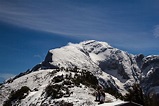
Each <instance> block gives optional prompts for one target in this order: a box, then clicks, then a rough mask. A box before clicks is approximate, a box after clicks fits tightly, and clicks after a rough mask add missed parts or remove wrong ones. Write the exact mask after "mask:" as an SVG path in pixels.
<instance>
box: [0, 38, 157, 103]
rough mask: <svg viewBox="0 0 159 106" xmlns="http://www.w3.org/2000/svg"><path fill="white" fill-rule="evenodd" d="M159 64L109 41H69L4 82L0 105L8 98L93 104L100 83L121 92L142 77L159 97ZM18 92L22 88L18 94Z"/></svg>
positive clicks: (32, 101) (145, 89)
mask: <svg viewBox="0 0 159 106" xmlns="http://www.w3.org/2000/svg"><path fill="white" fill-rule="evenodd" d="M158 63H159V56H155V55H152V56H147V57H145V56H144V55H142V54H140V55H137V56H135V55H132V54H129V53H127V52H125V51H122V50H119V49H117V48H114V47H112V46H110V45H109V44H108V43H106V42H101V41H95V40H88V41H83V42H80V43H76V44H73V43H68V45H66V46H64V47H61V48H56V49H52V50H49V51H48V53H47V55H46V57H45V60H44V61H43V62H42V63H40V64H38V65H36V66H35V67H33V68H32V69H31V70H28V71H26V72H24V73H20V74H19V75H17V76H15V77H14V78H11V79H9V80H8V81H6V82H5V83H4V84H2V85H0V106H1V104H3V103H4V104H6V105H5V106H8V103H9V104H11V105H17V106H23V105H25V104H27V106H32V105H33V106H34V105H36V106H41V105H48V104H52V105H57V106H61V105H60V104H68V105H70V106H73V105H75V106H81V105H90V106H95V105H97V102H95V101H92V100H93V98H95V96H94V92H95V88H96V87H97V85H100V86H102V87H103V89H104V90H105V91H106V92H109V93H111V94H114V95H115V96H117V97H122V96H124V95H125V94H126V93H128V90H129V89H130V88H131V87H132V85H133V84H139V83H140V81H141V79H142V86H143V88H144V92H146V93H145V94H147V95H148V96H149V95H150V96H151V94H153V95H155V96H154V100H156V99H155V97H156V95H158V94H159V93H158V92H157V91H158V90H157V89H158V88H159V83H158V78H159V76H158V75H159V74H158V73H159V64H158ZM141 76H142V77H141ZM145 86H146V87H145ZM151 88H152V89H151ZM23 90H24V91H23ZM25 90H27V91H25ZM22 91H23V92H22ZM151 91H152V92H151ZM154 91H156V92H157V93H153V92H154ZM19 92H22V93H20V95H19ZM15 95H19V96H20V98H19V97H17V96H15ZM107 96H108V94H107ZM55 98H56V99H55ZM81 98H82V99H81ZM107 99H108V98H107ZM4 101H6V102H4ZM155 102H156V101H155ZM62 106H63V105H62Z"/></svg>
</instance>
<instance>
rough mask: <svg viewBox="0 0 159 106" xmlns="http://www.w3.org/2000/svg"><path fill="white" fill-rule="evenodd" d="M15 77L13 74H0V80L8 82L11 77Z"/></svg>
mask: <svg viewBox="0 0 159 106" xmlns="http://www.w3.org/2000/svg"><path fill="white" fill-rule="evenodd" d="M14 76H15V75H14V74H11V73H0V78H1V79H3V80H7V79H9V78H11V77H14Z"/></svg>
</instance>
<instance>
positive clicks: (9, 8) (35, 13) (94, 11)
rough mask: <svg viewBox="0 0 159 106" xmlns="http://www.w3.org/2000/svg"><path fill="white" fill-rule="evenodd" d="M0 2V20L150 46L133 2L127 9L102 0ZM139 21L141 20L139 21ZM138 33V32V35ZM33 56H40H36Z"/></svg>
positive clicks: (127, 45)
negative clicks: (91, 0)
mask: <svg viewBox="0 0 159 106" xmlns="http://www.w3.org/2000/svg"><path fill="white" fill-rule="evenodd" d="M0 1H2V2H1V3H0V21H5V22H9V23H12V24H15V25H18V26H21V27H27V28H30V29H34V30H39V31H45V32H51V33H57V34H61V35H64V36H74V37H75V36H80V37H81V38H83V39H96V40H104V41H108V42H110V43H111V44H112V43H114V44H118V43H121V44H122V45H121V46H122V47H128V48H130V47H133V48H141V49H142V48H143V47H145V48H146V47H148V46H150V45H151V47H153V45H152V43H151V41H150V38H149V37H148V34H147V33H146V34H143V32H144V31H145V32H146V31H148V30H147V28H145V29H146V30H143V29H144V28H143V29H142V27H143V26H146V25H147V23H146V22H147V21H143V17H144V15H145V14H142V17H140V15H139V14H141V13H140V11H139V13H138V10H139V8H136V10H134V9H135V7H138V6H136V5H135V6H134V8H133V9H132V10H131V9H130V7H132V4H131V3H130V5H131V6H130V5H119V6H118V5H117V4H114V3H111V5H109V3H106V2H105V4H104V2H103V3H101V4H100V3H97V4H91V3H89V4H87V3H85V2H84V3H81V2H79V5H78V3H77V2H70V1H72V0H62V1H58V0H57V1H55V0H48V1H45V0H34V1H33V0H25V1H23V0H14V1H11V0H10V1H7V0H0ZM83 1H84V0H83ZM103 1H104V0H103ZM98 4H99V5H98ZM102 4H104V5H102ZM127 9H128V10H127ZM146 9H147V7H146V8H145V10H146ZM143 13H144V12H143ZM146 15H147V14H146ZM137 18H141V19H137ZM142 21H143V22H144V23H141V22H142ZM145 24H146V25H145ZM140 25H143V26H140ZM158 29H159V27H158V26H156V28H155V30H154V35H155V36H156V37H158V36H159V33H158ZM150 30H151V29H150ZM140 33H142V34H141V35H140ZM140 36H142V37H140ZM151 37H152V36H151ZM141 39H144V40H141ZM134 41H135V43H134ZM155 42H156V41H155ZM153 44H154V42H153ZM34 57H38V58H40V56H34Z"/></svg>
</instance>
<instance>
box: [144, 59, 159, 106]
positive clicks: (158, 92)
mask: <svg viewBox="0 0 159 106" xmlns="http://www.w3.org/2000/svg"><path fill="white" fill-rule="evenodd" d="M142 61H143V64H142V67H141V70H142V78H141V86H142V89H143V91H144V93H145V94H146V96H147V97H148V100H147V101H148V103H149V105H150V104H151V105H153V106H157V105H158V103H159V56H148V57H145V58H143V60H142Z"/></svg>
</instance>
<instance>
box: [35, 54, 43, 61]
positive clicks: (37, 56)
mask: <svg viewBox="0 0 159 106" xmlns="http://www.w3.org/2000/svg"><path fill="white" fill-rule="evenodd" d="M34 57H35V58H39V59H40V61H42V56H41V55H39V54H36V55H34Z"/></svg>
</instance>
